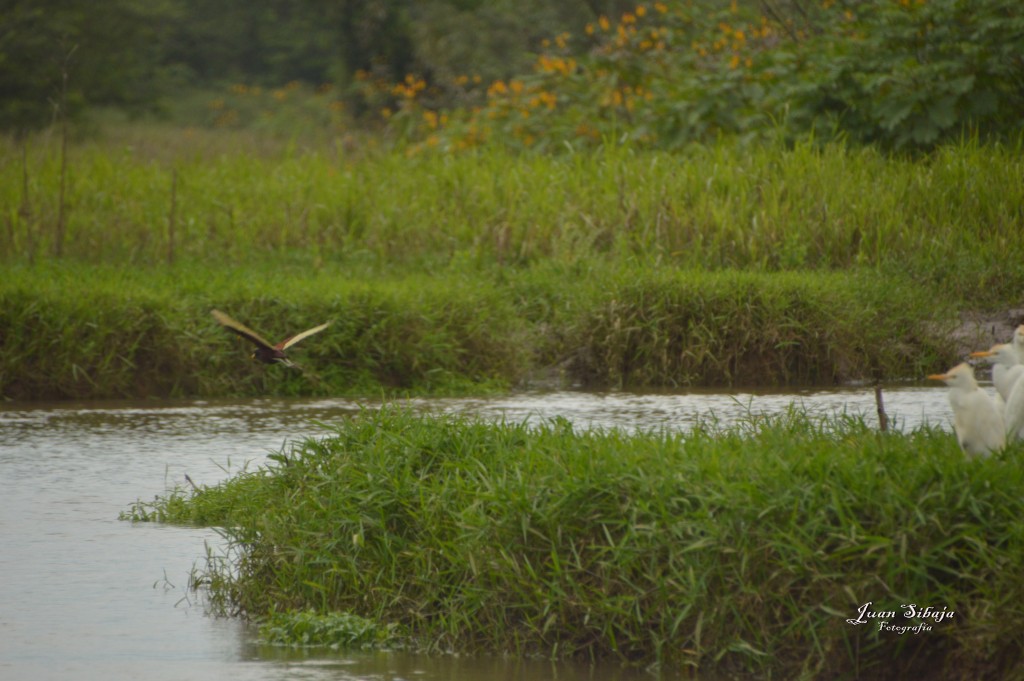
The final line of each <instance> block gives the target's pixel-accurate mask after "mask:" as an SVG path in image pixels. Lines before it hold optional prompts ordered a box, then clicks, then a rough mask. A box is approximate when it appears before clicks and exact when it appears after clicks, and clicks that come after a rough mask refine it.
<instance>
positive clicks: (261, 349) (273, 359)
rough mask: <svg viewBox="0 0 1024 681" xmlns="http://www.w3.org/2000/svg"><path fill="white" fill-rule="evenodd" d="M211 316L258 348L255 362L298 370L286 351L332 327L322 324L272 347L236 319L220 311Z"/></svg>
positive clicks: (211, 312)
mask: <svg viewBox="0 0 1024 681" xmlns="http://www.w3.org/2000/svg"><path fill="white" fill-rule="evenodd" d="M210 314H212V315H213V318H214V319H216V320H217V321H218V322H220V323H221V325H222V326H224V327H225V328H226V329H228V330H229V331H232V332H234V333H237V334H238V335H239V336H241V337H242V338H244V339H246V340H247V341H249V342H250V343H252V344H254V345H255V346H256V349H255V350H254V351H253V353H252V358H253V359H254V360H257V361H259V362H263V363H264V364H274V363H277V364H283V365H285V366H286V367H292V368H295V369H297V368H298V367H297V366H296V365H295V364H294V363H292V361H291V360H290V359H288V356H287V355H285V354H284V351H285V350H287V349H288V348H290V347H291V346H293V345H295V344H296V343H298V342H299V341H300V340H302V339H303V338H308V337H309V336H312V335H313V334H314V333H320V332H321V331H323V330H324V329H326V328H327V327H328V326H330V325H331V323H330V322H327V323H326V324H321V325H320V326H314V327H313V328H312V329H307V330H306V331H303V332H302V333H297V334H295V335H294V336H289V337H288V338H285V339H284V340H283V341H281V342H280V343H278V344H277V345H272V344H271V343H269V342H268V341H267V340H265V339H264V338H263V337H262V336H260V335H259V334H258V333H256V332H255V331H253V330H252V329H250V328H249V327H248V326H246V325H244V324H242V323H241V322H237V321H235V320H234V319H232V318H231V317H229V316H227V315H226V314H224V313H223V312H221V311H220V310H211V311H210Z"/></svg>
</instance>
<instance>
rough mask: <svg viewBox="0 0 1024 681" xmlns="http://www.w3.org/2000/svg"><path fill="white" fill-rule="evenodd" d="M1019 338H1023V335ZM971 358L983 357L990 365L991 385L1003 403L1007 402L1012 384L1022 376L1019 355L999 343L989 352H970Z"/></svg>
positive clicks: (1023, 365) (1022, 369) (1023, 372)
mask: <svg viewBox="0 0 1024 681" xmlns="http://www.w3.org/2000/svg"><path fill="white" fill-rule="evenodd" d="M1021 336H1022V337H1024V333H1022V334H1021ZM971 357H983V358H985V359H987V360H988V361H989V362H991V363H992V384H993V385H995V387H996V392H997V393H999V396H1000V397H1001V398H1003V402H1004V403H1005V402H1006V401H1007V400H1009V399H1010V391H1012V390H1013V386H1014V384H1015V383H1016V382H1017V380H1018V379H1019V378H1020V377H1021V376H1024V364H1021V363H1020V355H1018V354H1017V351H1016V350H1014V348H1013V346H1012V345H1010V344H1009V343H999V344H998V345H993V346H992V347H991V348H990V349H989V350H982V351H980V352H972V353H971Z"/></svg>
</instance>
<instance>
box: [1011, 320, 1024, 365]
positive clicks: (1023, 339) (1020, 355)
mask: <svg viewBox="0 0 1024 681" xmlns="http://www.w3.org/2000/svg"><path fill="white" fill-rule="evenodd" d="M1010 345H1012V346H1013V349H1014V350H1015V351H1016V352H1017V361H1018V362H1020V363H1021V364H1024V324H1021V325H1020V326H1018V327H1017V329H1016V330H1015V331H1014V332H1013V338H1012V339H1011V340H1010Z"/></svg>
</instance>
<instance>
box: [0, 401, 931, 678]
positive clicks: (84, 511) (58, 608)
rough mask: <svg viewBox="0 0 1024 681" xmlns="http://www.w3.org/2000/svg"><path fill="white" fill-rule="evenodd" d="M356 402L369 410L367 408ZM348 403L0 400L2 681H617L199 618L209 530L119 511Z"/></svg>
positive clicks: (725, 409) (436, 405)
mask: <svg viewBox="0 0 1024 681" xmlns="http://www.w3.org/2000/svg"><path fill="white" fill-rule="evenodd" d="M885 398H886V410H887V411H888V413H889V416H890V418H894V419H895V421H896V424H897V427H900V428H903V429H911V428H914V427H915V426H917V425H919V424H921V423H925V422H928V423H932V424H936V425H945V424H947V423H948V421H949V406H948V404H947V402H946V390H945V389H940V388H919V387H901V388H891V389H888V390H887V391H886V393H885ZM794 402H795V403H796V404H798V405H799V406H802V407H803V408H805V409H808V410H810V411H812V412H819V413H848V414H858V415H863V416H864V418H865V420H866V421H867V422H868V423H871V424H875V423H877V418H876V416H875V403H874V395H873V393H872V391H871V390H870V389H861V390H852V389H850V390H834V391H806V392H800V393H785V394H783V393H757V394H755V393H733V394H722V393H695V392H691V393H686V394H631V393H605V394H593V393H576V392H562V393H546V394H545V393H527V394H519V395H510V396H503V397H495V398H474V399H454V398H453V399H435V400H426V399H424V400H412V401H410V403H409V404H410V405H411V406H412V407H413V408H415V409H420V410H425V411H442V412H461V413H469V414H476V415H480V416H482V417H485V418H505V419H507V420H510V421H521V420H531V421H537V420H540V419H548V418H553V417H556V416H560V417H564V418H567V419H569V420H570V421H572V422H574V423H575V424H577V426H578V427H580V428H584V427H622V428H629V429H634V428H643V429H647V428H662V427H669V428H675V427H678V428H684V429H685V428H688V427H691V426H692V425H693V424H694V423H697V422H699V421H708V420H715V421H717V422H719V423H721V424H728V423H731V422H734V421H735V420H737V419H742V418H744V417H745V416H746V415H748V414H750V413H755V414H759V413H765V412H767V413H772V412H777V411H780V410H784V409H786V408H788V407H789V406H790V405H791V404H793V403H794ZM367 406H371V407H372V406H374V405H373V404H368V405H367ZM360 408H361V405H360V404H359V403H357V402H355V401H349V400H249V401H240V402H224V401H218V402H188V403H141V404H140V403H109V402H108V403H98V404H68V403H64V404H58V405H50V406H47V405H32V406H31V407H27V406H18V405H6V406H2V407H0V546H2V551H0V678H4V679H43V680H45V679H70V678H74V679H121V678H145V679H147V680H149V681H162V680H163V679H168V680H169V679H199V680H205V679H223V678H227V677H231V678H232V679H233V680H234V681H247V680H249V679H252V680H259V681H263V680H275V679H400V678H401V679H410V678H412V679H480V678H488V679H494V678H502V679H555V678H558V679H588V680H589V679H593V680H598V679H631V678H650V677H649V676H645V675H643V674H642V673H641V672H635V671H629V670H620V669H618V668H617V667H616V666H614V665H605V666H601V667H598V668H593V667H590V666H586V665H571V664H557V665H556V664H551V663H541V662H534V661H512V660H504V659H491V658H482V659H481V658H458V657H426V656H419V655H408V654H398V653H363V654H344V655H336V656H324V655H323V654H319V655H310V654H308V653H305V654H296V653H284V652H282V651H279V650H275V649H270V650H268V649H267V648H265V647H260V646H257V645H256V644H255V643H253V641H252V640H251V639H252V636H251V632H250V630H249V629H248V628H247V627H246V626H245V625H243V624H242V623H240V622H238V621H234V620H218V619H213V618H210V617H207V616H206V615H204V614H203V608H202V605H201V604H199V603H196V602H195V599H196V598H197V597H196V595H195V594H191V593H189V592H188V591H187V590H186V585H187V582H188V575H189V571H190V570H191V568H192V566H193V565H194V564H195V562H196V561H198V560H201V559H202V558H203V556H204V555H205V546H206V544H207V543H209V544H212V545H217V544H218V541H219V537H218V535H217V534H216V533H215V532H213V531H211V530H206V529H196V528H180V527H165V526H159V525H150V524H138V525H132V524H131V523H126V522H121V521H118V520H117V515H118V513H119V512H120V511H122V510H124V509H125V508H126V507H127V506H128V504H130V503H131V502H132V501H134V500H135V499H137V498H140V497H141V498H143V499H150V498H152V497H153V496H155V495H157V494H162V493H163V492H164V491H165V490H166V489H167V488H168V487H172V486H174V485H180V484H183V482H184V475H185V473H188V475H189V476H190V477H191V478H192V479H193V480H195V481H196V482H197V483H200V484H212V483H214V482H216V481H218V480H221V479H223V478H225V477H227V476H228V475H230V474H232V473H234V472H237V471H238V470H240V469H242V468H243V467H244V466H246V465H255V464H258V463H260V462H262V461H263V459H264V457H265V455H266V454H267V453H268V452H271V451H276V450H278V449H279V448H280V447H281V445H282V444H284V443H286V442H287V441H288V440H290V439H298V438H302V437H305V436H307V435H316V434H319V432H320V429H319V427H318V426H317V425H316V422H317V421H319V422H328V423H329V422H331V421H337V420H339V419H341V418H345V417H346V416H349V415H351V414H353V413H356V412H357V411H358V410H359V409H360Z"/></svg>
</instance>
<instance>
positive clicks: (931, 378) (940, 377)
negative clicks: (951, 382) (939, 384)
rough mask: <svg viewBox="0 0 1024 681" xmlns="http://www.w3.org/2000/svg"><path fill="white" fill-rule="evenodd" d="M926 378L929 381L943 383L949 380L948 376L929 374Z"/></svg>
mask: <svg viewBox="0 0 1024 681" xmlns="http://www.w3.org/2000/svg"><path fill="white" fill-rule="evenodd" d="M927 378H928V380H929V381H945V380H946V379H947V378H949V374H931V375H929V376H928V377H927Z"/></svg>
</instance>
